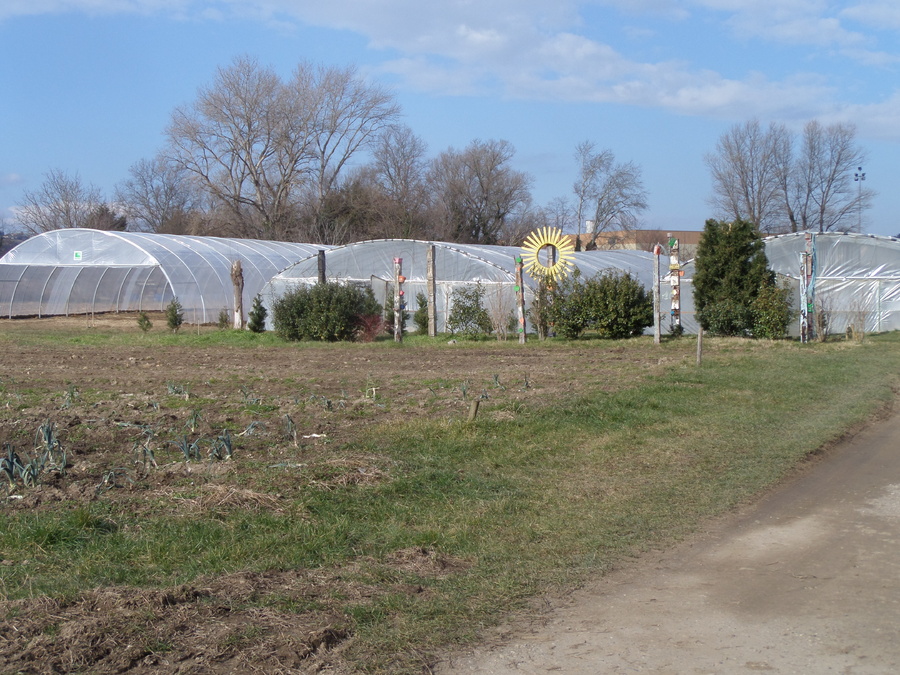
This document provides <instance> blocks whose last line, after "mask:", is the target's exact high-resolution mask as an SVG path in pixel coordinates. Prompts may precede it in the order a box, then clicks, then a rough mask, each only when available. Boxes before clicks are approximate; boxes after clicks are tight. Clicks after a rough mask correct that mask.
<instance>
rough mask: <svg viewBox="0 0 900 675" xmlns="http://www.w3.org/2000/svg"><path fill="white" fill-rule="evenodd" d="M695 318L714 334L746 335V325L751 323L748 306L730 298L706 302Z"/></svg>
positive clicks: (751, 317) (751, 315)
mask: <svg viewBox="0 0 900 675" xmlns="http://www.w3.org/2000/svg"><path fill="white" fill-rule="evenodd" d="M697 318H698V319H699V320H700V325H701V326H703V328H704V330H708V331H709V332H710V333H712V334H714V335H728V336H737V335H746V334H747V327H748V326H752V325H753V314H752V312H751V311H750V308H749V307H747V306H746V305H745V304H743V303H741V302H736V301H734V300H731V299H730V298H725V299H723V300H717V301H716V302H712V303H709V304H707V305H706V306H705V307H704V308H703V309H702V310H700V311H699V312H697Z"/></svg>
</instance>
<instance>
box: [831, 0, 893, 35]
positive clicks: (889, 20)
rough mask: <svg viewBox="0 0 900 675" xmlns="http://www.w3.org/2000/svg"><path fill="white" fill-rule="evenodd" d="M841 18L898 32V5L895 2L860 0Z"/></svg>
mask: <svg viewBox="0 0 900 675" xmlns="http://www.w3.org/2000/svg"><path fill="white" fill-rule="evenodd" d="M841 16H842V17H846V18H847V19H850V20H852V21H857V22H859V23H861V24H864V25H867V26H871V27H873V28H878V29H882V30H900V3H897V1H896V0H861V2H857V3H855V4H853V5H852V6H850V7H848V8H846V9H844V10H842V11H841Z"/></svg>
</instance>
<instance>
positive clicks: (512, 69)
mask: <svg viewBox="0 0 900 675" xmlns="http://www.w3.org/2000/svg"><path fill="white" fill-rule="evenodd" d="M898 4H900V3H897V2H896V0H855V4H853V5H851V6H847V4H846V3H840V2H838V3H835V2H834V1H833V0H444V1H443V2H441V3H428V2H422V1H421V0H381V1H379V2H372V1H371V0H330V1H329V2H315V3H314V2H300V1H298V0H5V2H4V4H3V6H2V9H0V19H2V18H3V17H4V16H7V17H8V16H14V15H16V14H17V13H18V14H25V13H28V14H36V13H41V12H62V11H83V12H91V13H99V12H105V13H113V12H129V13H135V12H140V13H154V12H156V13H169V14H172V15H175V16H178V17H179V18H180V17H182V16H191V17H193V18H195V19H198V20H202V19H203V18H205V17H214V18H218V19H221V18H227V17H228V16H229V15H231V16H235V15H239V16H242V17H246V18H250V19H253V20H257V21H264V22H266V23H269V24H272V25H284V24H285V23H289V22H297V23H301V22H302V23H304V24H307V25H312V26H319V27H325V28H330V29H337V30H347V31H351V32H354V33H357V34H360V35H363V36H365V37H366V38H367V39H368V40H369V45H370V47H371V48H372V49H373V53H376V56H377V51H378V50H380V51H385V52H388V54H387V56H385V57H384V61H383V62H382V63H380V64H378V65H374V66H373V65H367V66H366V70H368V71H372V72H378V73H381V74H383V75H384V74H387V75H390V76H392V78H393V79H395V80H398V81H400V82H402V83H403V85H404V86H406V87H411V88H414V89H417V90H420V91H428V92H432V93H441V94H448V95H461V94H469V95H471V94H476V93H484V94H490V95H502V96H506V97H508V98H517V99H523V100H527V99H542V100H564V101H598V102H615V103H621V104H628V105H641V106H648V107H661V108H665V109H668V110H672V111H675V112H678V113H681V114H690V115H710V116H722V117H738V118H746V117H749V116H753V115H756V116H759V117H765V118H779V119H789V118H798V119H799V118H800V117H806V118H809V117H811V116H816V115H817V114H818V113H819V112H820V111H824V112H827V111H829V110H832V109H835V108H836V106H838V104H837V103H836V101H837V100H838V92H837V91H836V88H835V87H833V86H830V85H828V84H827V82H828V77H829V73H825V74H824V75H822V76H821V77H820V78H816V77H814V76H811V75H802V76H801V75H796V74H795V75H793V76H791V75H788V76H785V75H783V74H781V72H783V71H784V70H785V69H786V68H788V67H789V66H790V64H789V63H788V64H785V63H783V62H782V63H781V64H780V67H781V70H780V71H779V74H778V75H774V76H773V75H766V74H761V73H743V74H742V73H741V72H740V71H739V70H737V71H732V73H733V74H732V75H731V76H730V77H726V76H725V75H723V74H722V72H724V69H725V68H726V67H727V66H726V64H724V63H723V64H715V67H716V68H721V69H722V72H716V71H712V70H704V69H702V68H701V67H698V66H697V65H695V64H691V63H690V62H689V61H688V60H687V58H686V56H685V54H686V53H689V52H685V53H681V52H674V51H673V52H672V53H671V55H670V56H668V57H663V58H662V59H660V60H659V61H656V62H647V61H645V60H640V59H635V58H630V57H629V56H628V54H626V53H623V52H621V51H619V50H617V49H615V48H614V47H612V46H611V45H612V44H613V43H614V42H613V41H614V40H615V38H616V37H618V36H619V34H620V33H621V32H622V31H625V30H626V29H625V28H623V27H622V17H621V15H620V14H619V13H618V12H619V11H621V12H627V13H628V23H629V26H628V30H631V31H641V32H640V33H639V34H648V33H647V31H649V30H660V28H659V19H660V18H661V19H663V20H674V19H677V20H679V23H678V26H679V29H680V30H686V28H685V26H686V22H689V21H693V22H695V23H696V24H697V30H696V32H695V33H693V35H706V36H708V38H709V39H710V40H725V41H727V40H731V39H734V37H735V36H736V37H738V38H739V39H745V40H746V41H748V42H749V41H758V40H763V41H766V42H769V43H771V44H777V45H781V44H784V45H790V46H791V48H794V49H796V48H797V47H798V46H801V47H805V48H806V49H807V51H808V53H809V55H810V56H815V55H823V56H825V57H827V58H833V57H834V56H835V55H836V54H840V55H842V56H843V57H845V58H847V59H853V60H855V61H856V62H859V63H862V64H866V65H870V64H871V65H882V66H885V65H890V64H892V63H895V62H896V61H897V60H898V54H896V53H892V52H889V51H884V50H881V51H879V49H878V48H877V42H876V35H875V34H874V33H871V32H862V31H861V30H859V29H857V30H851V28H850V27H849V26H851V25H853V26H854V27H858V26H859V25H860V24H863V23H871V24H875V23H877V22H881V23H882V27H884V26H891V25H900V6H898ZM597 12H600V13H601V14H602V18H603V21H601V20H598V19H597ZM587 16H590V17H591V23H592V25H590V26H587V25H586V21H587V19H586V18H585V17H587ZM635 17H637V18H636V19H635ZM642 18H648V21H647V22H646V23H644V22H642V21H641V19H642ZM650 20H652V21H653V22H652V23H651V21H650ZM854 22H855V23H854ZM648 26H652V29H651V28H649V27H648ZM729 33H730V35H729ZM604 34H608V35H610V38H609V44H608V43H606V41H604V39H603V35H604ZM689 34H691V33H687V32H686V33H685V35H689ZM616 43H619V42H618V41H617V42H616ZM891 46H892V47H893V44H892V45H891ZM665 48H666V47H664V46H663V42H662V41H661V42H660V50H662V49H665ZM669 48H670V49H672V48H671V47H669ZM660 53H665V52H662V51H661V52H660ZM813 60H814V59H810V62H811V61H813ZM728 66H730V67H731V68H736V67H738V66H737V64H736V63H733V62H732V63H730V64H728ZM760 67H762V66H760ZM807 67H808V66H807ZM870 112H871V114H872V115H873V116H877V117H878V119H881V120H883V121H882V122H879V124H881V125H888V126H889V125H891V124H898V128H900V123H898V122H897V120H896V119H895V118H894V117H891V116H890V114H889V111H888V110H886V109H881V108H877V109H876V108H872V109H871V110H870ZM873 119H874V117H873Z"/></svg>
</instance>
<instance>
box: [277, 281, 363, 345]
mask: <svg viewBox="0 0 900 675" xmlns="http://www.w3.org/2000/svg"><path fill="white" fill-rule="evenodd" d="M371 315H378V316H380V315H381V307H379V306H378V301H377V300H375V296H374V295H372V289H370V288H366V289H362V288H360V287H358V286H352V285H344V284H339V283H336V282H326V283H323V284H316V285H314V286H297V287H295V288H293V289H291V290H289V291H288V292H287V293H285V294H284V295H283V296H282V297H280V298H278V299H277V300H275V302H274V303H273V304H272V323H273V324H274V326H275V333H276V335H278V336H279V337H280V338H282V339H284V340H321V341H325V342H337V341H340V340H355V339H356V337H357V334H358V332H359V330H360V328H361V326H362V317H364V316H371Z"/></svg>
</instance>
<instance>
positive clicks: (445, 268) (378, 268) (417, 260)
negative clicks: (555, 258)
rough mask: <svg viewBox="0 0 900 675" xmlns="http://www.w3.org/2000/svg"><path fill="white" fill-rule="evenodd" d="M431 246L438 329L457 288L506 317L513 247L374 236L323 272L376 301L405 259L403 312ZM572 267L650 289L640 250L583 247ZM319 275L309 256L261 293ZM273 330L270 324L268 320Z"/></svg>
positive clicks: (270, 296)
mask: <svg viewBox="0 0 900 675" xmlns="http://www.w3.org/2000/svg"><path fill="white" fill-rule="evenodd" d="M431 246H434V249H435V288H436V296H437V297H436V302H435V309H436V316H437V324H438V325H437V330H438V332H444V331H445V325H446V320H447V317H448V316H449V313H450V310H451V309H452V295H453V291H454V290H455V289H457V288H460V287H464V286H474V285H476V284H481V286H482V287H483V288H484V292H485V294H484V306H485V308H486V309H487V310H488V312H489V313H490V314H491V315H492V317H495V318H499V317H503V318H505V317H508V316H510V317H511V316H512V315H513V314H514V312H515V301H516V300H515V299H516V291H515V281H516V274H515V259H516V256H521V255H522V254H523V249H521V248H518V247H512V246H483V245H472V244H448V243H442V242H433V241H417V240H410V239H378V240H372V241H363V242H357V243H354V244H348V245H346V246H339V247H336V248H333V249H331V250H329V251H327V252H326V254H325V265H326V272H325V276H326V278H328V279H331V280H336V281H340V282H342V283H354V284H358V285H361V286H368V287H371V288H372V291H373V293H374V294H375V298H376V300H378V302H379V303H380V304H382V305H383V304H384V301H385V299H386V298H388V297H392V296H390V294H391V293H392V284H393V279H394V258H400V259H402V261H403V263H402V264H403V275H404V276H405V277H406V282H405V284H404V291H405V297H406V299H407V308H406V309H407V311H408V312H414V311H415V310H416V309H417V308H418V302H417V296H418V295H419V294H422V295H426V294H427V279H426V276H427V259H428V250H429V248H430V247H431ZM573 262H574V265H575V266H576V267H577V268H578V269H579V270H580V272H581V274H582V275H583V276H584V277H586V278H589V277H592V276H594V275H595V274H597V273H600V272H604V271H607V270H610V271H619V272H629V273H630V274H631V275H632V276H634V277H635V278H637V279H638V280H639V281H640V283H641V284H642V285H643V286H644V287H645V288H646V289H647V290H648V291H649V290H651V289H652V283H653V255H652V254H651V253H647V252H644V251H585V252H579V253H574V254H573ZM318 278H319V271H318V259H317V257H315V256H314V257H310V258H307V259H305V260H301V261H300V262H298V263H297V264H295V265H292V266H291V267H289V268H287V269H285V270H283V271H282V272H280V273H279V274H278V275H276V276H274V277H273V278H272V279H271V281H270V282H269V283H268V284H267V285H266V286H265V288H264V289H263V291H262V298H263V302H264V304H266V305H267V307H268V308H269V310H270V311H269V317H270V318H271V316H272V312H271V307H272V304H273V302H274V300H275V299H277V298H279V297H281V296H282V295H283V294H284V293H285V291H286V290H287V289H289V288H291V287H293V286H297V285H309V284H314V283H316V281H317V280H318ZM525 286H526V289H525V290H526V299H525V302H526V306H527V307H530V306H531V302H532V300H533V294H534V290H535V288H536V287H537V283H536V281H535V280H534V279H532V278H531V277H530V276H528V275H527V274H526V275H525ZM269 327H270V328H271V323H270V324H269Z"/></svg>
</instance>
